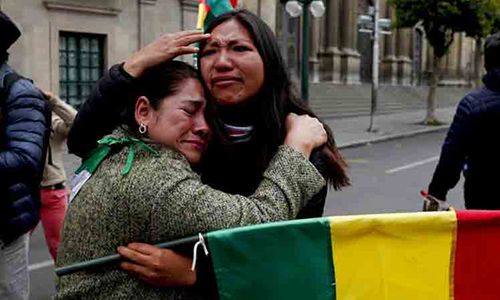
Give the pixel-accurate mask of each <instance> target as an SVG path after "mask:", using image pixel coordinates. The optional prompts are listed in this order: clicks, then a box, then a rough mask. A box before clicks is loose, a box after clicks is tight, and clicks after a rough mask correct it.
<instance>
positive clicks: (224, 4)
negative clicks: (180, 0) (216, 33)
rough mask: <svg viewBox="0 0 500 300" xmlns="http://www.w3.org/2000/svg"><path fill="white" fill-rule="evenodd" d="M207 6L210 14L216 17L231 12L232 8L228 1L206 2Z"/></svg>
mask: <svg viewBox="0 0 500 300" xmlns="http://www.w3.org/2000/svg"><path fill="white" fill-rule="evenodd" d="M206 3H207V5H208V6H209V7H210V12H211V13H212V14H213V15H214V16H215V17H218V16H220V15H222V14H223V13H225V12H226V11H228V10H233V6H232V5H231V2H229V0H207V2H206Z"/></svg>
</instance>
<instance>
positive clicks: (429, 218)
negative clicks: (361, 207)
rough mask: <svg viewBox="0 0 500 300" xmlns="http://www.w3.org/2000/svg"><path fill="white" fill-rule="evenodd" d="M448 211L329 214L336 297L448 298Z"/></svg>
mask: <svg viewBox="0 0 500 300" xmlns="http://www.w3.org/2000/svg"><path fill="white" fill-rule="evenodd" d="M456 224H457V218H456V214H455V212H454V211H451V212H419V213H397V214H377V215H363V216H340V217H332V218H331V219H330V232H331V237H332V250H333V251H332V252H333V261H334V263H333V265H334V269H335V283H336V284H335V286H336V294H337V297H336V298H337V299H349V300H354V299H371V300H386V299H405V300H413V299H435V300H445V299H446V300H447V299H450V261H451V254H452V250H453V234H454V232H455V229H456Z"/></svg>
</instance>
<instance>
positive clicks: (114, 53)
mask: <svg viewBox="0 0 500 300" xmlns="http://www.w3.org/2000/svg"><path fill="white" fill-rule="evenodd" d="M323 1H324V3H325V6H326V12H325V14H324V15H323V17H321V18H319V19H314V18H311V26H310V33H311V34H310V45H311V51H310V53H311V55H310V58H309V66H310V76H309V78H310V80H311V81H313V82H328V83H331V84H343V85H358V84H363V83H369V82H370V78H371V77H370V76H371V71H370V70H371V67H370V66H371V63H372V58H371V47H370V37H369V36H368V35H367V34H364V33H359V32H358V27H357V18H358V15H360V14H366V13H367V11H368V1H367V0H323ZM239 2H240V4H239V5H240V6H242V7H245V8H247V9H249V10H251V11H253V12H255V13H257V14H258V15H259V16H260V17H261V18H263V19H264V20H265V21H266V22H267V23H268V24H269V25H270V27H271V28H273V29H274V30H275V32H276V35H277V38H278V40H279V43H280V45H281V48H282V50H283V55H284V57H285V59H286V61H287V62H288V64H289V67H290V70H291V72H292V73H293V74H296V75H297V76H298V74H300V73H299V72H298V71H299V66H300V65H301V64H300V59H301V56H300V51H301V35H300V32H301V28H300V26H301V25H300V24H301V21H300V18H296V19H292V18H290V17H289V16H288V15H287V14H286V12H285V10H284V3H283V2H284V1H280V0H240V1H239ZM381 2H382V3H381V4H382V5H381V17H385V18H392V19H393V18H394V12H393V10H392V9H391V8H390V7H388V6H387V5H386V1H385V0H381ZM0 9H1V10H2V11H4V12H6V13H7V14H8V15H9V16H10V17H11V18H12V19H13V20H14V21H15V22H16V24H17V25H18V26H19V27H20V29H21V31H22V33H23V36H22V38H21V39H20V40H19V41H18V42H17V43H16V44H15V45H14V46H13V47H12V48H11V50H10V53H11V55H10V58H9V62H10V64H11V65H12V66H13V67H14V68H16V69H17V70H18V71H19V72H20V73H21V74H23V75H25V76H28V77H30V78H32V79H33V80H34V81H35V82H36V84H37V85H38V86H40V87H41V88H42V89H45V90H51V91H54V92H55V93H56V94H59V95H61V97H62V98H63V99H64V100H66V101H67V102H69V103H70V104H72V105H74V106H76V107H78V105H79V104H81V102H82V101H84V100H85V99H86V97H87V96H88V94H89V92H90V89H91V88H92V85H93V83H94V82H95V81H96V80H97V79H98V78H99V77H100V76H101V74H102V72H103V70H104V69H106V68H108V67H110V66H111V65H112V64H115V63H118V62H122V61H123V60H125V59H126V58H127V57H128V56H129V55H130V54H131V53H133V52H134V51H136V50H138V49H139V48H140V47H142V46H144V45H146V44H148V43H149V42H151V41H153V40H154V39H155V38H157V37H159V36H160V35H161V34H163V33H166V32H174V31H178V30H189V29H193V28H194V26H195V24H196V18H197V11H198V0H85V1H83V0H22V1H21V0H0ZM473 52H474V42H473V41H472V40H470V39H468V38H466V37H465V36H463V35H460V34H457V36H456V37H455V42H454V44H453V46H452V48H451V50H450V53H449V54H448V56H447V57H446V59H444V60H443V68H444V70H445V72H444V73H443V77H442V78H441V83H442V84H448V85H468V84H469V83H470V82H471V73H472V62H473ZM380 53H381V57H380V62H381V64H380V67H381V72H380V76H381V83H382V84H389V85H420V84H425V80H426V75H427V72H426V71H427V70H428V68H429V67H430V66H431V63H432V59H433V58H432V51H431V50H430V49H429V47H428V46H427V44H426V42H425V37H424V36H423V31H422V29H421V28H414V29H393V30H392V34H391V35H386V36H383V37H382V38H381V52H380ZM182 59H184V60H186V61H189V62H192V58H191V57H184V58H182Z"/></svg>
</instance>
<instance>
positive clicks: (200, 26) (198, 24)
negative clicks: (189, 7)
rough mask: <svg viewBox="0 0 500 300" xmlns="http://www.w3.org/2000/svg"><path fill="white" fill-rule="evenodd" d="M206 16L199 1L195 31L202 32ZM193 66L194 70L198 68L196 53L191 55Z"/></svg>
mask: <svg viewBox="0 0 500 300" xmlns="http://www.w3.org/2000/svg"><path fill="white" fill-rule="evenodd" d="M206 16H207V10H206V9H205V4H204V3H203V2H202V1H200V4H198V21H197V22H196V29H198V30H203V23H204V21H205V18H206ZM199 45H200V44H199V43H197V44H196V46H199ZM193 66H194V67H195V68H198V53H193Z"/></svg>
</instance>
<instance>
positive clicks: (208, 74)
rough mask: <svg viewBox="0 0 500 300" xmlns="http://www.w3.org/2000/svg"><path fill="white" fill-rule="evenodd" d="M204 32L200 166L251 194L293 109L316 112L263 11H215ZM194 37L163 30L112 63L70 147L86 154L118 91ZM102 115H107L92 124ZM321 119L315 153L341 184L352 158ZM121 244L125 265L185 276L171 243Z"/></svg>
mask: <svg viewBox="0 0 500 300" xmlns="http://www.w3.org/2000/svg"><path fill="white" fill-rule="evenodd" d="M199 34H200V33H199ZM206 34H209V36H207V37H206V38H205V39H203V40H202V42H201V45H200V50H199V51H198V50H195V49H192V50H190V51H192V52H193V53H194V52H198V54H199V61H198V66H199V72H200V74H201V77H202V79H203V81H204V83H205V85H206V88H207V90H208V92H209V93H210V96H211V97H212V98H213V100H214V102H215V112H214V116H213V123H214V133H215V136H214V139H213V141H212V143H211V145H210V146H209V149H208V153H207V156H206V157H205V159H204V160H203V162H202V165H201V166H200V171H201V174H202V180H203V182H204V183H207V184H208V185H210V186H212V187H214V188H216V189H219V190H222V191H225V192H228V193H232V194H239V195H243V196H248V195H251V194H252V193H253V192H254V191H255V189H256V188H257V186H258V184H259V182H260V181H261V180H262V173H263V171H264V170H265V169H266V168H267V166H268V164H269V162H270V160H271V158H272V157H273V156H274V155H275V154H276V152H277V150H278V148H279V145H281V144H283V143H284V142H285V141H286V133H287V131H286V118H287V115H288V114H289V113H296V114H297V115H309V116H311V117H317V116H316V115H315V114H314V113H313V112H312V111H311V110H310V109H309V108H308V107H307V105H305V104H304V103H302V102H301V101H300V100H299V98H298V97H297V96H296V94H295V93H294V90H293V84H292V82H291V80H290V76H289V74H288V71H287V69H286V66H285V64H284V61H283V58H282V57H281V54H280V52H279V48H278V45H277V43H276V39H275V37H274V35H273V33H272V31H271V29H270V28H269V27H268V26H267V24H266V23H265V22H263V21H262V20H261V19H260V18H259V17H258V16H256V15H255V14H253V13H251V12H249V11H246V10H236V11H232V12H228V13H226V14H224V15H221V16H219V17H218V18H216V19H215V20H214V21H213V23H212V24H211V26H210V27H209V28H208V29H207V32H206ZM193 42H194V41H193V40H192V39H190V37H189V36H187V35H185V36H181V35H179V34H178V33H177V34H169V35H165V36H163V37H161V38H159V39H158V40H156V41H154V42H153V43H152V44H150V45H148V46H147V47H145V48H144V49H141V50H140V51H139V52H137V53H136V54H134V55H133V56H132V58H131V59H129V60H127V61H126V62H125V63H124V64H121V65H116V66H113V67H112V68H111V69H110V72H109V74H106V75H105V77H104V78H103V79H101V80H100V81H99V83H98V89H96V91H95V92H94V94H93V95H92V96H91V98H90V99H89V100H88V101H87V102H86V103H85V104H84V106H83V107H82V109H81V110H80V112H79V114H78V115H77V117H76V120H75V123H74V125H73V127H72V130H71V133H70V137H69V140H68V147H69V150H70V151H71V152H73V153H76V154H77V155H80V156H84V155H85V154H86V153H87V151H88V150H90V148H89V145H90V146H91V145H94V144H95V141H96V140H97V139H98V138H100V137H101V136H103V135H104V134H106V133H108V132H109V130H110V129H111V128H113V127H114V126H116V124H115V123H114V120H115V119H117V113H116V111H117V110H118V107H120V106H123V103H122V102H123V101H120V99H123V98H126V97H128V95H130V94H133V93H135V86H136V82H137V80H138V78H140V77H141V76H142V74H143V72H144V71H145V70H147V69H148V68H150V67H152V66H154V65H156V64H158V63H161V62H162V61H163V60H165V57H167V56H168V55H169V53H170V52H171V51H173V50H172V47H173V46H172V45H183V46H184V51H185V53H184V54H186V53H189V52H188V51H187V50H186V49H187V48H186V47H185V46H187V45H189V44H191V43H193ZM99 116H102V117H103V118H105V119H104V120H102V121H103V122H100V123H99V124H94V122H93V121H94V120H95V119H96V118H99ZM323 125H324V128H325V129H326V131H327V144H326V145H325V146H323V147H321V148H319V150H315V151H312V154H311V156H310V161H311V162H312V163H313V164H314V166H315V167H316V168H317V169H318V170H319V171H320V173H321V174H322V176H323V178H324V179H325V180H326V181H327V182H328V183H330V185H331V186H332V187H333V188H334V189H335V190H338V189H341V188H342V187H345V186H347V185H349V178H348V176H347V173H346V167H347V164H346V162H345V160H344V159H343V158H342V156H341V155H340V153H339V151H338V149H337V147H336V145H335V140H334V137H333V133H332V131H331V130H330V129H329V128H328V126H327V125H326V124H323ZM326 195H327V187H326V186H325V187H324V188H323V189H322V190H321V191H320V192H319V193H317V194H316V195H315V196H314V197H313V199H312V200H310V201H309V202H308V204H307V206H306V207H304V208H302V209H301V210H300V211H299V212H298V214H297V215H295V216H293V217H295V218H310V217H320V216H322V214H323V210H324V205H325V200H326ZM293 217H292V218H293ZM119 252H120V254H121V255H122V256H123V257H125V258H126V259H128V260H129V262H127V263H124V264H122V267H123V268H124V269H125V270H127V271H128V272H130V273H131V274H133V275H134V276H138V277H140V278H142V279H143V280H145V281H147V282H149V283H152V284H155V285H172V284H173V285H175V284H177V281H176V280H177V278H182V276H177V274H178V273H176V272H182V270H181V271H171V270H169V268H172V265H171V259H172V258H173V257H175V255H174V254H173V252H171V251H169V250H161V249H157V248H155V247H153V246H150V245H146V244H133V245H130V246H129V247H123V248H120V249H119ZM167 257H168V259H166V258H167ZM163 263H164V264H165V265H164V266H162V264H163ZM187 269H188V268H187V266H186V270H187ZM200 278H203V277H202V276H201V277H199V278H197V280H199V279H200Z"/></svg>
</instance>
